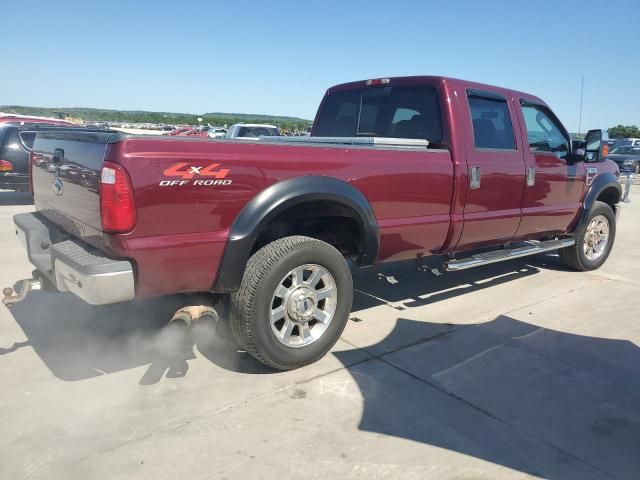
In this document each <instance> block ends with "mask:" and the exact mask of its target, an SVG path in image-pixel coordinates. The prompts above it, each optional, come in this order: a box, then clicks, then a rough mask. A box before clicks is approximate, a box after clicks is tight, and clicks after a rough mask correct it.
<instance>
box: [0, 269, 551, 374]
mask: <svg viewBox="0 0 640 480" xmlns="http://www.w3.org/2000/svg"><path fill="white" fill-rule="evenodd" d="M381 271H382V270H381ZM383 271H384V273H385V275H387V277H386V278H381V277H380V276H379V275H378V272H376V271H368V272H364V271H359V272H358V271H356V272H354V274H355V277H354V283H355V287H356V289H357V290H358V292H357V293H356V295H355V298H354V306H353V309H352V314H354V315H357V312H358V311H359V310H363V309H365V308H368V307H370V306H372V305H374V304H379V303H380V302H381V301H382V302H385V301H396V300H398V299H407V298H413V299H418V300H414V301H412V302H405V303H403V306H396V308H398V309H403V308H409V307H411V306H417V305H420V304H422V303H423V302H424V301H421V300H420V299H419V297H420V296H425V295H430V296H429V300H428V302H429V303H434V302H436V301H439V300H444V299H446V298H451V297H453V296H460V295H463V294H465V293H469V292H473V291H477V290H480V289H484V288H487V287H490V286H494V285H496V284H499V283H504V282H508V281H511V280H513V279H516V278H523V277H525V276H528V275H533V274H535V273H537V272H538V271H539V270H538V268H537V267H535V266H531V265H530V264H525V263H522V262H515V261H514V262H508V263H503V264H496V265H491V266H488V267H486V268H484V269H475V270H469V271H467V272H463V273H457V274H448V275H443V276H441V277H438V278H434V277H433V275H432V274H431V273H428V272H424V271H418V270H417V269H416V267H415V265H413V264H411V263H403V264H396V265H391V266H385V267H384V268H383ZM392 274H395V275H396V276H397V278H399V279H400V281H397V283H389V281H388V276H389V275H392ZM365 291H366V292H367V293H366V294H365V293H362V292H365ZM381 299H385V300H381ZM201 300H202V298H197V299H190V298H188V297H187V296H171V297H163V298H154V299H145V300H137V301H134V302H130V303H125V304H118V305H111V306H106V307H98V308H96V307H92V306H89V305H87V304H85V303H84V302H82V301H81V300H78V299H77V298H75V297H74V296H72V295H69V294H58V293H48V292H32V293H30V294H29V296H27V298H26V299H25V300H24V301H23V302H21V303H17V304H15V305H13V306H12V308H11V310H10V311H11V313H12V315H13V316H14V318H15V320H16V322H17V323H18V324H19V325H20V327H21V328H22V330H23V331H24V333H25V335H26V336H27V339H28V340H27V341H26V342H22V343H20V344H19V345H18V344H14V345H13V346H7V347H5V348H4V349H3V348H1V347H0V355H2V354H7V353H10V352H12V351H15V350H16V349H17V348H20V347H25V346H30V347H32V348H33V349H34V351H35V352H36V353H37V354H38V355H39V356H40V358H41V359H42V361H43V362H44V363H45V364H46V365H47V367H48V368H49V369H50V370H51V372H52V373H53V374H54V375H55V376H56V377H58V378H60V379H62V380H65V381H76V380H82V379H86V378H91V377H95V376H98V375H104V374H109V373H113V372H118V371H121V370H126V369H129V368H134V367H139V366H143V365H149V367H148V369H147V372H146V373H145V374H144V376H143V378H142V379H141V382H140V383H142V384H153V383H156V382H158V381H160V380H161V379H162V378H163V377H164V376H166V377H178V376H184V375H185V374H186V372H187V370H188V362H189V361H190V360H192V359H194V358H195V355H194V348H197V350H198V351H199V352H200V354H201V355H202V356H204V357H205V358H207V359H208V360H210V361H211V362H213V363H214V364H216V365H218V366H220V367H222V368H224V369H227V370H231V371H236V372H242V373H260V374H262V373H272V370H270V369H268V368H267V367H264V366H263V365H262V364H261V363H259V362H257V361H256V360H254V359H253V358H252V357H251V356H250V355H248V354H247V353H246V352H243V351H242V350H240V349H239V347H238V345H237V343H236V342H235V340H234V339H233V335H232V333H231V332H230V329H229V325H228V322H227V321H226V320H227V315H226V312H224V311H223V310H220V306H219V305H218V306H216V308H217V309H218V310H220V311H219V313H220V320H219V321H218V322H217V323H216V322H212V321H210V320H209V319H204V320H203V321H201V322H198V328H192V331H190V332H189V333H188V334H186V335H183V336H182V337H179V335H178V337H172V335H175V333H174V334H169V333H165V332H164V331H163V329H164V328H165V327H166V325H167V323H168V321H169V319H171V317H172V316H173V314H174V313H175V312H176V310H178V309H179V308H181V307H183V306H185V305H190V304H196V303H194V302H196V301H197V302H201ZM16 345H17V346H16Z"/></svg>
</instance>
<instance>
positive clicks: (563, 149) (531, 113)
mask: <svg viewBox="0 0 640 480" xmlns="http://www.w3.org/2000/svg"><path fill="white" fill-rule="evenodd" d="M522 114H523V116H524V122H525V124H526V126H527V136H528V138H529V149H530V150H531V151H532V152H549V153H553V154H554V155H555V156H556V157H558V158H566V157H567V155H568V154H569V139H568V138H567V137H566V135H565V133H564V130H563V129H562V127H561V126H560V124H559V122H558V121H557V120H556V118H555V116H554V115H553V114H552V113H551V112H550V111H549V110H548V109H547V108H545V107H543V106H541V105H533V104H528V103H522Z"/></svg>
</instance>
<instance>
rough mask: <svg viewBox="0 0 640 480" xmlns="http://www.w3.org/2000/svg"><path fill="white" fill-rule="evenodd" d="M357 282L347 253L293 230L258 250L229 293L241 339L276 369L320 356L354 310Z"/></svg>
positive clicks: (258, 357)
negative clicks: (295, 232) (352, 309)
mask: <svg viewBox="0 0 640 480" xmlns="http://www.w3.org/2000/svg"><path fill="white" fill-rule="evenodd" d="M352 301H353V282H352V279H351V271H350V270H349V265H348V264H347V262H346V260H345V259H344V257H343V256H342V255H341V254H340V252H338V250H336V249H335V248H334V247H332V246H331V245H329V244H328V243H325V242H322V241H320V240H316V239H314V238H309V237H302V236H292V237H285V238H281V239H279V240H276V241H274V242H272V243H270V244H268V245H266V246H265V247H263V248H261V249H260V250H258V251H257V252H256V253H255V254H254V255H253V256H252V257H251V258H250V259H249V261H248V262H247V267H246V269H245V272H244V276H243V279H242V283H241V285H240V289H239V290H238V291H237V292H235V293H233V294H232V295H231V312H230V313H231V327H232V331H233V333H234V335H235V336H236V339H237V340H238V343H239V344H240V345H241V346H242V347H243V348H245V349H246V351H247V352H248V353H249V354H251V355H252V356H253V357H255V358H256V359H258V360H259V361H260V362H262V363H264V364H265V365H267V366H269V367H272V368H275V369H277V370H291V369H294V368H299V367H302V366H304V365H308V364H310V363H313V362H315V361H316V360H319V359H320V358H322V357H323V356H324V355H325V354H326V353H327V352H328V351H329V350H330V349H331V347H333V345H334V344H335V343H336V342H337V341H338V339H339V338H340V335H341V334H342V331H343V330H344V327H345V325H346V323H347V320H348V318H349V313H350V312H351V304H352Z"/></svg>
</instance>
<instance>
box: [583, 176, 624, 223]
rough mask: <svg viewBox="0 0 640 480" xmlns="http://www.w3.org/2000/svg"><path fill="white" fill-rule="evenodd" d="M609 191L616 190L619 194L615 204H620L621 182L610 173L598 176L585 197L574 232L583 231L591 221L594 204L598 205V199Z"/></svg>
mask: <svg viewBox="0 0 640 480" xmlns="http://www.w3.org/2000/svg"><path fill="white" fill-rule="evenodd" d="M607 189H614V190H615V191H616V192H617V198H616V201H615V202H614V203H618V202H619V201H620V198H621V197H622V187H621V186H620V182H619V181H618V179H617V178H616V176H615V175H614V174H613V173H610V172H605V173H601V174H600V175H598V176H597V177H596V178H595V179H594V180H593V183H592V184H591V185H590V186H589V190H588V191H587V193H586V195H585V197H584V201H583V203H582V212H581V213H580V216H579V218H578V221H577V223H576V226H575V227H574V229H573V231H574V232H578V231H581V228H582V227H584V226H585V225H586V223H587V222H588V220H589V213H590V212H591V208H592V207H593V205H594V203H596V200H597V199H598V197H600V194H601V193H602V192H604V191H605V190H607Z"/></svg>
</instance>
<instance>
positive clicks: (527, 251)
mask: <svg viewBox="0 0 640 480" xmlns="http://www.w3.org/2000/svg"><path fill="white" fill-rule="evenodd" d="M574 243H575V240H574V239H573V238H563V239H560V240H546V241H544V242H534V241H531V242H526V245H524V246H520V247H515V248H510V249H504V250H494V251H492V252H486V253H478V254H476V255H472V256H471V257H469V258H462V259H460V260H451V261H449V262H446V263H445V269H446V270H447V271H448V272H457V271H459V270H466V269H468V268H474V267H480V266H482V265H489V264H490V263H498V262H504V261H506V260H512V259H514V258H520V257H527V256H529V255H535V254H537V253H542V252H550V251H552V250H558V249H559V248H565V247H570V246H571V245H573V244H574Z"/></svg>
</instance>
